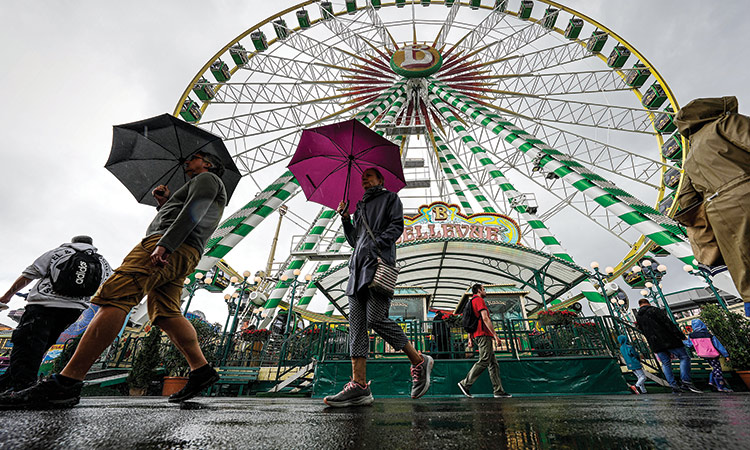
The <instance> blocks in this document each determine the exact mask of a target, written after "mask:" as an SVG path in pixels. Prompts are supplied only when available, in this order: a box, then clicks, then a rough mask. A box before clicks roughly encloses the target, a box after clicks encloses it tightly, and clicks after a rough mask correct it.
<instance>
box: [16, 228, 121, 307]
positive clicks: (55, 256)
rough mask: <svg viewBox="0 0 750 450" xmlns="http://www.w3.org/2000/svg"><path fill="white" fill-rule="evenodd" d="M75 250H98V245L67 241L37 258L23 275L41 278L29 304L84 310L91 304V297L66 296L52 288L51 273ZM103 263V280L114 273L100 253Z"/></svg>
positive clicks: (33, 288)
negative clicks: (64, 257)
mask: <svg viewBox="0 0 750 450" xmlns="http://www.w3.org/2000/svg"><path fill="white" fill-rule="evenodd" d="M75 250H80V251H85V250H93V251H96V247H94V246H93V245H89V244H84V243H82V242H76V243H75V244H71V243H67V244H62V245H60V246H59V247H57V248H55V249H52V250H50V251H48V252H46V253H44V254H43V255H42V256H40V257H39V258H37V259H36V260H35V261H34V262H33V263H32V264H31V265H30V266H29V267H27V268H26V269H25V270H24V271H23V272H22V273H21V275H23V276H24V277H26V278H29V279H31V280H36V279H40V280H39V281H38V282H37V283H36V284H35V285H34V286H33V287H32V288H31V291H29V296H28V297H27V298H26V302H27V303H28V304H29V305H40V306H46V307H50V308H76V309H80V310H84V309H86V308H88V306H89V299H90V297H79V298H74V297H65V296H62V295H60V294H58V293H56V292H55V291H53V290H52V280H51V278H50V275H51V274H52V273H53V272H55V271H57V267H56V265H57V262H58V261H59V260H60V258H62V257H63V256H65V255H69V254H72V253H73V252H74V251H75ZM99 261H101V263H102V282H104V280H106V279H107V278H109V276H110V275H112V268H111V267H110V266H109V263H108V262H107V260H106V259H104V257H102V256H101V255H100V257H99Z"/></svg>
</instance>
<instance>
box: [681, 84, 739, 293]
mask: <svg viewBox="0 0 750 450" xmlns="http://www.w3.org/2000/svg"><path fill="white" fill-rule="evenodd" d="M676 122H677V127H678V128H679V130H680V133H681V134H682V135H683V136H685V137H686V138H688V139H689V140H690V152H689V153H688V155H687V158H686V159H685V167H684V169H685V179H684V180H683V184H682V188H681V190H680V206H681V207H682V209H683V213H678V215H677V216H676V217H675V218H676V219H678V220H679V221H680V222H681V223H683V224H684V225H686V226H688V227H693V226H700V223H699V222H700V215H699V214H690V213H688V214H685V213H684V211H691V210H693V209H692V208H691V207H693V206H696V205H697V206H702V207H704V208H705V217H706V218H707V219H708V222H709V224H710V228H713V233H714V235H715V241H716V244H718V249H719V251H720V252H721V256H722V257H723V259H724V262H725V264H726V265H727V268H728V269H729V273H730V274H731V275H732V280H733V281H734V284H735V285H736V286H737V290H738V291H739V292H740V295H741V296H742V299H743V300H744V301H745V302H750V245H748V242H750V117H747V116H743V115H740V114H738V113H737V98H736V97H722V98H703V99H696V100H693V101H692V102H690V103H688V104H687V105H686V106H685V107H683V108H682V109H680V111H679V112H678V113H677V117H676ZM692 245H693V247H695V246H696V242H692ZM699 245H702V246H709V245H711V243H710V242H702V243H699ZM697 253H698V252H696V254H697ZM700 262H704V263H710V261H709V262H706V261H700Z"/></svg>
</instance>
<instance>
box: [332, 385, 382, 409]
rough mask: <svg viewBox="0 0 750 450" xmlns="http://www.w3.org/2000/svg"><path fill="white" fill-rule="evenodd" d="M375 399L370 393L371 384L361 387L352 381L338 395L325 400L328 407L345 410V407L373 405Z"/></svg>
mask: <svg viewBox="0 0 750 450" xmlns="http://www.w3.org/2000/svg"><path fill="white" fill-rule="evenodd" d="M373 401H375V399H373V398H372V392H370V383H367V384H366V385H364V386H363V385H361V384H359V383H357V382H356V381H354V380H352V381H350V382H348V383H346V385H345V386H344V389H343V390H342V391H341V392H339V393H338V394H336V395H329V396H327V397H326V398H324V399H323V402H325V404H326V405H328V406H331V407H334V408H343V407H345V406H368V405H372V402H373Z"/></svg>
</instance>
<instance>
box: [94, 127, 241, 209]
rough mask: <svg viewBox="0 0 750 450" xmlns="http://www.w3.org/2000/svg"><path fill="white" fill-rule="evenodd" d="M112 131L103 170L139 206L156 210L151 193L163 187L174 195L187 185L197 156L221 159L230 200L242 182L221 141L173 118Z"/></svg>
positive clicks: (115, 128)
mask: <svg viewBox="0 0 750 450" xmlns="http://www.w3.org/2000/svg"><path fill="white" fill-rule="evenodd" d="M113 128H114V131H113V133H112V150H111V151H110V153H109V159H108V160H107V163H106V164H105V165H104V167H105V168H106V169H107V170H109V171H110V172H112V174H113V175H114V176H116V177H117V179H118V180H120V182H122V184H124V185H125V187H126V188H128V190H129V191H130V193H131V194H133V196H134V197H135V198H136V200H138V202H139V203H143V204H146V205H153V206H156V200H155V199H154V197H153V196H152V195H151V191H153V190H154V188H155V187H156V186H159V185H160V184H164V185H166V186H167V187H169V190H170V191H171V192H175V191H176V190H177V189H179V188H180V187H182V185H184V184H185V183H187V181H188V177H187V176H186V175H185V172H184V171H183V165H184V163H185V161H187V160H188V159H189V158H190V157H191V156H192V155H193V154H195V153H196V152H201V153H207V154H211V155H214V156H218V157H219V158H220V159H221V162H222V163H223V164H224V175H223V176H222V177H221V179H222V181H223V182H224V187H226V189H227V200H228V199H229V198H230V197H231V196H232V193H233V192H234V189H235V188H236V187H237V183H239V181H240V177H241V176H240V172H239V170H237V166H236V165H235V164H234V161H233V160H232V157H231V156H230V155H229V152H228V151H227V148H226V146H224V142H222V140H221V138H219V137H218V136H215V135H213V134H211V133H209V132H208V131H206V130H203V129H201V128H198V127H196V126H195V125H191V124H189V123H187V122H185V121H182V120H180V119H178V118H176V117H174V116H171V115H169V114H162V115H160V116H156V117H152V118H150V119H146V120H141V121H139V122H133V123H127V124H124V125H115V126H114V127H113Z"/></svg>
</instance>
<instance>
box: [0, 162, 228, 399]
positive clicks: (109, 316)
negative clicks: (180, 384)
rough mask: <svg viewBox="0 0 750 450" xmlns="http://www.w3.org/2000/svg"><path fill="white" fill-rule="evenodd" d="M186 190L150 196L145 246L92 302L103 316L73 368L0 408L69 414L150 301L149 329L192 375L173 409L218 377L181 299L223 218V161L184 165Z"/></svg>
mask: <svg viewBox="0 0 750 450" xmlns="http://www.w3.org/2000/svg"><path fill="white" fill-rule="evenodd" d="M184 170H185V174H186V175H187V176H188V177H189V178H190V181H188V182H187V183H186V184H185V185H183V186H182V187H181V188H180V189H178V190H177V192H175V193H174V194H172V195H170V192H169V189H167V187H166V186H158V187H157V188H156V189H154V190H153V195H154V198H155V199H156V201H157V203H158V204H159V206H158V207H157V210H158V213H157V214H156V218H154V220H153V221H152V222H151V225H149V227H148V230H147V231H146V238H145V239H143V240H142V241H141V242H140V243H138V245H136V246H135V248H134V249H133V250H132V251H131V252H130V254H128V255H127V256H126V257H125V260H124V261H123V263H122V265H121V266H120V267H119V268H118V269H117V270H115V274H114V275H113V276H112V277H110V278H109V279H108V280H107V281H106V282H105V283H104V284H103V285H102V287H101V288H100V289H99V292H98V293H97V294H96V295H95V296H94V297H93V298H92V299H91V302H92V303H93V304H96V305H99V306H100V309H99V311H98V312H97V313H96V316H94V319H93V320H92V321H91V324H90V325H89V326H88V328H87V329H86V332H85V333H84V335H83V338H82V339H81V342H80V343H79V344H78V348H77V349H76V352H75V354H74V355H73V357H72V358H71V360H70V362H69V363H68V364H67V365H66V366H65V368H64V369H63V370H62V371H61V372H60V373H59V374H54V375H52V376H51V377H49V378H48V379H46V380H44V381H42V382H40V383H37V384H36V385H34V386H32V387H30V388H29V389H25V390H23V391H21V392H16V393H13V394H12V395H10V396H4V397H0V408H5V409H12V408H38V409H45V408H56V407H57V408H60V407H72V406H75V405H76V404H78V402H79V400H80V393H81V387H82V386H83V383H82V380H83V379H84V377H85V376H86V372H88V370H89V368H91V365H92V364H93V363H94V361H96V359H97V358H98V357H99V355H101V353H102V352H103V351H104V349H106V348H107V346H108V345H109V344H110V343H112V341H113V340H114V339H115V337H116V336H117V333H118V332H119V331H120V328H121V327H122V324H123V323H124V322H125V318H126V317H127V314H128V312H129V311H130V310H131V309H132V308H133V307H134V306H136V305H137V304H138V303H140V301H141V299H143V297H144V296H146V295H148V298H147V300H146V301H147V306H148V314H149V318H150V319H151V321H152V322H153V323H154V324H156V325H158V326H159V327H160V328H161V329H162V330H164V331H165V332H166V333H167V335H168V336H169V339H170V340H171V341H172V343H173V344H174V345H175V346H177V348H178V349H179V350H180V352H181V353H182V354H183V355H184V356H185V359H187V362H188V364H189V365H190V369H191V371H190V375H189V378H188V382H187V385H186V386H185V388H184V389H182V390H181V391H180V392H177V393H176V394H173V395H172V396H171V397H169V401H170V402H181V401H184V400H187V399H190V398H192V397H194V396H196V395H198V394H199V393H200V391H202V390H203V389H205V388H207V387H208V386H210V385H212V384H213V383H215V382H216V381H217V380H218V379H219V376H218V374H217V373H216V371H215V370H214V369H213V368H212V367H211V366H210V365H209V364H208V362H207V361H206V358H205V357H204V356H203V352H201V349H200V347H199V345H198V337H197V335H196V332H195V329H194V328H193V326H192V325H191V324H190V322H188V321H187V319H185V318H184V317H183V316H182V312H181V310H180V294H181V292H182V288H183V281H184V279H185V277H187V276H188V275H189V274H191V273H192V272H193V270H194V269H195V266H196V265H197V264H198V261H199V259H200V257H201V252H202V251H203V248H204V247H205V244H206V241H207V240H208V238H209V237H210V235H211V233H213V231H214V230H215V229H216V227H217V226H218V224H219V221H220V219H221V215H222V213H223V211H224V206H225V204H226V201H227V194H226V190H225V188H224V184H223V183H222V181H221V178H220V176H221V175H222V173H223V171H224V168H223V166H222V164H221V161H220V159H219V158H218V157H216V156H213V155H210V154H204V153H201V152H197V153H195V154H194V155H193V156H192V157H191V158H190V159H188V160H187V161H185V166H184Z"/></svg>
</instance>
